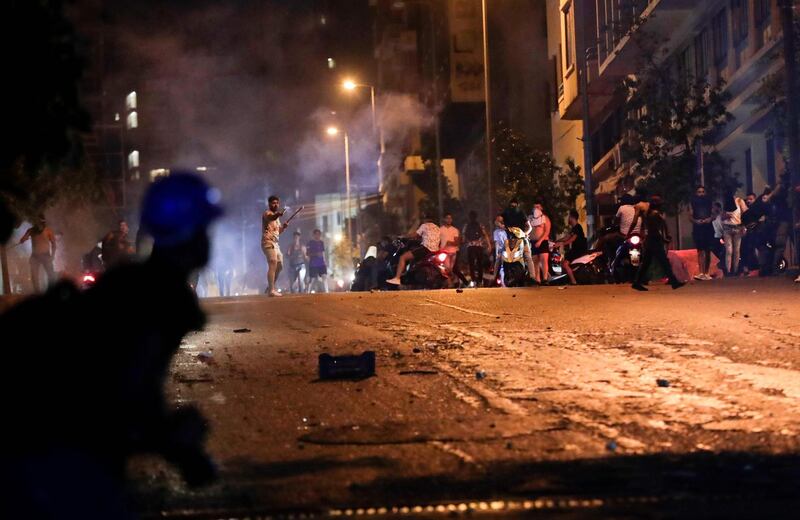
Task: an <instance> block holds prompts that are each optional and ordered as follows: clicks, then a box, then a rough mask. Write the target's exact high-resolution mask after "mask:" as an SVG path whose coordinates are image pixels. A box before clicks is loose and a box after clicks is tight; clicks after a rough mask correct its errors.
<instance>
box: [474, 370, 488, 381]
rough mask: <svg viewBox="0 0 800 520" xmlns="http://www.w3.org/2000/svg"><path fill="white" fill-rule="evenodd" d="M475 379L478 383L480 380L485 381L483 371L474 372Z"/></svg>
mask: <svg viewBox="0 0 800 520" xmlns="http://www.w3.org/2000/svg"><path fill="white" fill-rule="evenodd" d="M475 379H477V380H479V381H480V380H481V379H486V372H485V371H483V370H478V371H477V372H475Z"/></svg>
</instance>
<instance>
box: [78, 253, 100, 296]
mask: <svg viewBox="0 0 800 520" xmlns="http://www.w3.org/2000/svg"><path fill="white" fill-rule="evenodd" d="M103 270H104V267H103V260H102V249H101V244H100V242H98V243H97V245H96V246H95V247H93V248H92V250H91V251H89V252H88V253H86V254H85V255H83V258H81V271H82V272H81V277H80V283H79V284H78V285H79V286H80V288H81V289H83V290H86V289H88V288H90V287H92V286H94V285H95V284H96V283H97V280H98V278H100V274H101V273H102V272H103Z"/></svg>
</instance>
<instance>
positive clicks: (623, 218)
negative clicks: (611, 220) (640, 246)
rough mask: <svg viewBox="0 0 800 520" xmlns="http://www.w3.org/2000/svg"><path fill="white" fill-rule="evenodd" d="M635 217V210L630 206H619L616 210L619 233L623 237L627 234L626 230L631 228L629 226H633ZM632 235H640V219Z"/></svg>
mask: <svg viewBox="0 0 800 520" xmlns="http://www.w3.org/2000/svg"><path fill="white" fill-rule="evenodd" d="M635 215H636V208H634V207H633V206H631V205H630V204H625V205H624V206H620V207H619V209H618V210H617V219H619V232H620V233H622V234H623V235H627V234H628V230H629V229H630V228H631V224H633V217H634V216H635ZM633 232H634V233H639V234H641V233H642V219H639V222H637V223H636V228H635V229H634V230H633Z"/></svg>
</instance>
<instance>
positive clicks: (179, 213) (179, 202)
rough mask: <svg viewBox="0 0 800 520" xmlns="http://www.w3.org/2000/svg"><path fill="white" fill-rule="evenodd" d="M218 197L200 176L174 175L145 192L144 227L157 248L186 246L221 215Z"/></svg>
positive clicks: (142, 221) (157, 181) (184, 173)
mask: <svg viewBox="0 0 800 520" xmlns="http://www.w3.org/2000/svg"><path fill="white" fill-rule="evenodd" d="M219 198H220V194H219V191H218V190H216V189H214V188H211V187H210V186H209V185H208V184H206V182H205V181H204V180H203V179H202V178H201V177H199V176H198V175H195V174H194V173H187V172H180V171H178V172H173V173H171V174H170V175H169V176H167V177H161V178H159V179H157V180H156V181H155V182H154V183H153V184H152V185H150V187H149V188H148V190H147V192H146V193H145V195H144V200H143V201H142V219H141V227H142V229H143V230H144V231H146V232H147V233H149V234H150V235H151V236H152V237H153V242H154V243H155V244H157V245H162V246H175V245H179V244H183V243H185V242H188V241H189V240H191V238H192V237H193V236H194V235H195V234H196V233H197V232H198V231H199V230H201V229H205V228H207V227H208V225H209V224H210V223H211V222H212V221H213V220H215V219H216V218H218V217H219V216H221V215H222V207H221V206H220V205H219V204H218V202H219Z"/></svg>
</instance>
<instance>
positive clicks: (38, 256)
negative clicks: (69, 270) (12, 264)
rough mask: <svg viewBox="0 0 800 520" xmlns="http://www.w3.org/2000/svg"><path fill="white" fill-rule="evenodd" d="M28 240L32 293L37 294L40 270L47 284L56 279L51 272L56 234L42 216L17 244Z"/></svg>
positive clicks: (55, 248)
mask: <svg viewBox="0 0 800 520" xmlns="http://www.w3.org/2000/svg"><path fill="white" fill-rule="evenodd" d="M28 239H30V241H31V258H30V260H29V263H30V267H31V283H32V284H33V290H34V292H39V289H40V286H39V269H40V268H41V269H44V272H45V273H46V274H47V280H48V282H49V283H52V282H54V281H55V279H56V274H55V271H54V270H53V258H54V257H55V255H56V251H57V243H56V234H55V233H54V232H53V230H52V229H50V228H49V227H48V226H47V220H45V218H44V214H41V215H39V217H38V219H37V222H36V224H34V225H33V226H31V227H30V228H28V230H27V231H25V234H24V235H22V238H20V239H19V243H20V244H23V243H25V242H27V241H28Z"/></svg>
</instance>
